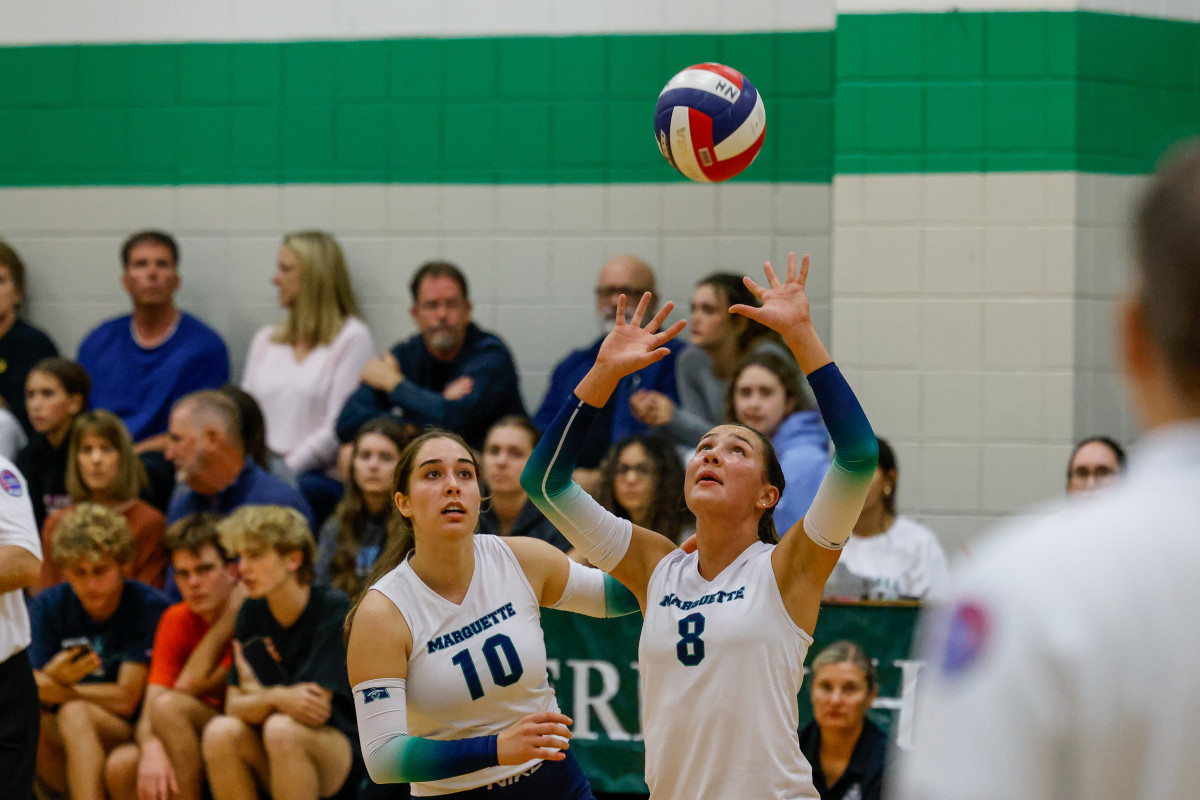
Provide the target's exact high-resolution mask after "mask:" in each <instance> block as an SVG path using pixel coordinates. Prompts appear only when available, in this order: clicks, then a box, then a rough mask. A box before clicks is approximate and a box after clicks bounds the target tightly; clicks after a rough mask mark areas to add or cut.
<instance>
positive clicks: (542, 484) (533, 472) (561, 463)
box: [521, 396, 633, 572]
mask: <svg viewBox="0 0 1200 800" xmlns="http://www.w3.org/2000/svg"><path fill="white" fill-rule="evenodd" d="M599 413H600V409H598V408H596V407H595V406H589V405H588V404H587V403H585V402H583V401H582V400H580V399H579V398H578V397H575V396H572V398H571V402H570V403H568V404H567V405H566V406H565V407H564V408H563V409H562V410H561V411H559V412H558V416H556V417H555V418H554V422H552V423H551V424H550V427H549V428H547V429H546V431H545V432H544V433H543V435H542V440H541V441H540V442H538V446H537V447H535V448H534V450H533V453H532V454H531V455H530V456H529V460H528V461H527V462H526V463H525V470H524V472H522V473H521V486H522V487H523V488H524V489H525V493H526V494H528V495H529V499H530V500H532V501H533V504H534V505H535V506H537V507H538V510H539V511H541V512H542V513H543V514H545V515H546V519H548V520H550V522H552V523H553V524H554V527H556V528H558V530H559V531H561V532H562V535H563V536H565V537H567V541H569V542H570V543H571V544H572V545H574V546H575V548H576V549H578V550H579V552H580V553H582V554H583V555H584V557H585V558H587V560H588V561H590V562H591V563H593V564H595V565H596V566H597V567H599V568H600V569H602V570H604V571H605V572H610V571H611V570H612V569H613V567H615V566H617V564H620V563H621V559H622V558H624V557H625V551H626V550H628V549H629V541H630V540H631V539H632V538H633V523H631V522H630V521H629V520H627V519H621V518H620V517H618V516H617V515H615V514H613V513H611V512H609V511H606V510H605V509H604V507H603V506H601V505H600V504H599V503H597V502H596V501H595V500H594V499H592V497H591V495H589V494H588V493H587V492H585V491H583V488H582V487H580V485H579V484H577V483H575V481H573V480H571V473H572V471H574V469H575V462H576V461H577V460H578V458H579V451H580V450H581V449H582V447H583V440H584V439H585V438H586V437H587V432H588V428H590V427H591V424H592V421H593V420H594V419H595V418H596V415H598V414H599Z"/></svg>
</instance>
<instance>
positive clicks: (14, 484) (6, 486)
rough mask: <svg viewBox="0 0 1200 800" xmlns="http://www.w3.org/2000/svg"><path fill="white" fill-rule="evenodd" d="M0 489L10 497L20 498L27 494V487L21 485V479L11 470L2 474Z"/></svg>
mask: <svg viewBox="0 0 1200 800" xmlns="http://www.w3.org/2000/svg"><path fill="white" fill-rule="evenodd" d="M0 489H3V490H4V493H5V494H6V495H8V496H9V497H20V496H21V495H23V494H25V487H24V486H22V485H21V479H20V478H18V477H17V474H16V473H15V472H13V471H12V470H11V469H6V470H4V471H3V472H0Z"/></svg>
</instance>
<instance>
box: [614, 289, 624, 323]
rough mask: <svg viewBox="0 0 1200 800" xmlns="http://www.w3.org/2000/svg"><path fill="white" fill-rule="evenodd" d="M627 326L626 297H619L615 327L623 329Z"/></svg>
mask: <svg viewBox="0 0 1200 800" xmlns="http://www.w3.org/2000/svg"><path fill="white" fill-rule="evenodd" d="M624 324H625V295H624V294H619V295H617V319H616V325H615V327H618V328H619V327H621V326H622V325H624Z"/></svg>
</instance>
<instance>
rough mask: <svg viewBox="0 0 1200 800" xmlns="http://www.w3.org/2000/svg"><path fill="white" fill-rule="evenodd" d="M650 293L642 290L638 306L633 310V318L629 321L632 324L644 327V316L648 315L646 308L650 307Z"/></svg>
mask: <svg viewBox="0 0 1200 800" xmlns="http://www.w3.org/2000/svg"><path fill="white" fill-rule="evenodd" d="M650 297H651V295H650V293H649V292H642V297H641V299H640V300H638V304H637V308H635V309H634V310H633V319H631V320H630V321H629V324H630V325H636V326H637V327H639V328H640V327H642V318H643V317H645V316H646V310H647V309H649V308H650Z"/></svg>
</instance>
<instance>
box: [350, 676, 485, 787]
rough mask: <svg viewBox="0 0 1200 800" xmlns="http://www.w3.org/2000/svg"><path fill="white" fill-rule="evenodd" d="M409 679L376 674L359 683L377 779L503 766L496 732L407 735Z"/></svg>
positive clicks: (365, 742)
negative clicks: (462, 736)
mask: <svg viewBox="0 0 1200 800" xmlns="http://www.w3.org/2000/svg"><path fill="white" fill-rule="evenodd" d="M405 683H406V682H405V681H404V680H402V679H400V678H377V679H375V680H370V681H364V682H362V683H360V684H358V685H357V686H355V687H354V710H355V714H356V716H357V718H358V740H359V744H361V745H362V754H363V761H364V762H366V766H367V772H368V773H369V774H370V776H371V780H373V781H375V783H424V782H426V781H436V780H442V779H443V778H453V777H456V776H458V775H466V774H467V773H470V772H476V771H478V770H481V769H485V768H487V767H494V766H496V765H497V764H499V763H500V762H499V760H498V759H497V756H496V737H495V736H473V737H470V738H466V739H446V740H442V739H424V738H421V737H419V736H409V735H408V710H407V704H406V699H405V693H404V688H405Z"/></svg>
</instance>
